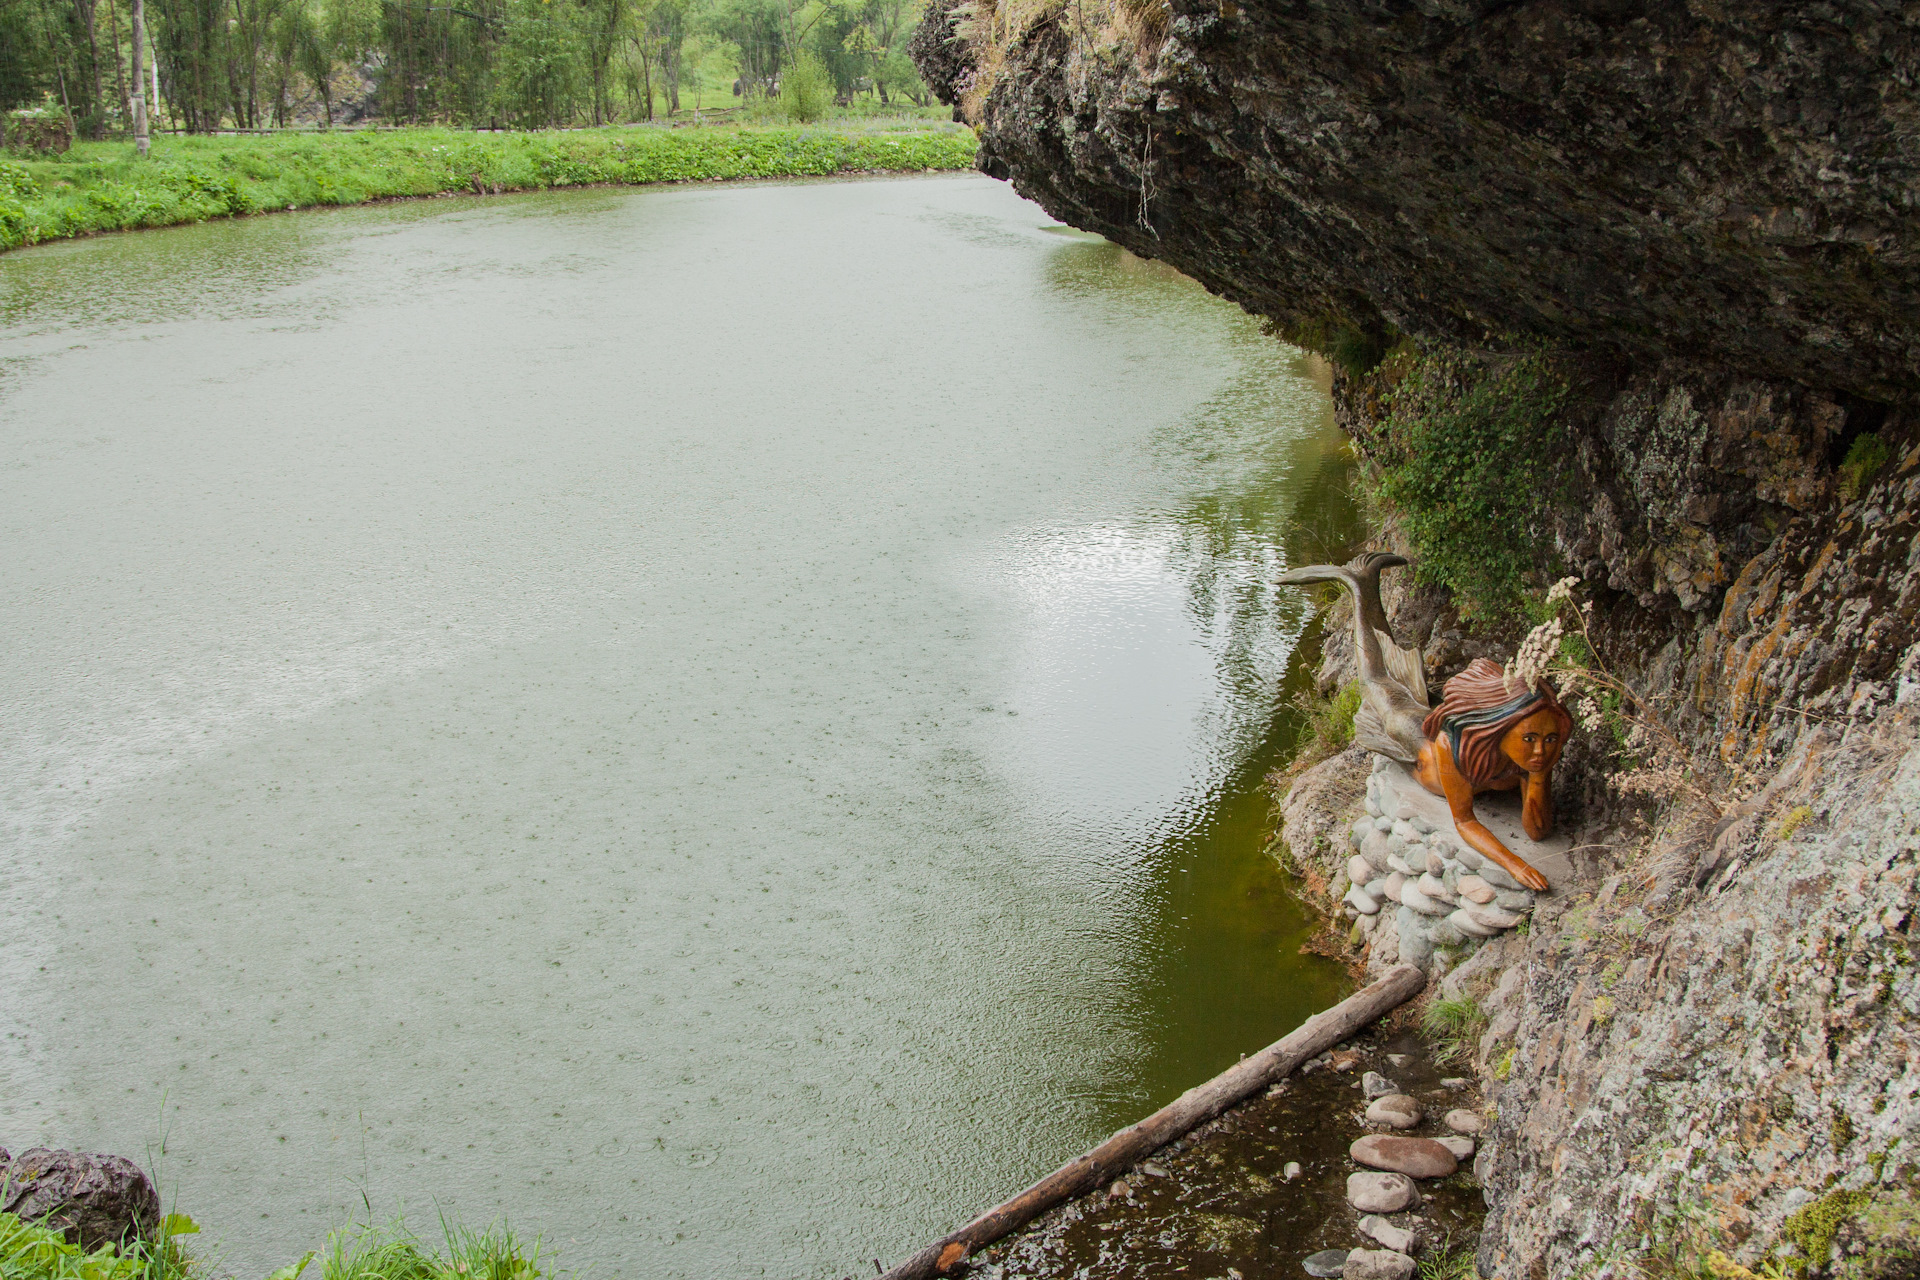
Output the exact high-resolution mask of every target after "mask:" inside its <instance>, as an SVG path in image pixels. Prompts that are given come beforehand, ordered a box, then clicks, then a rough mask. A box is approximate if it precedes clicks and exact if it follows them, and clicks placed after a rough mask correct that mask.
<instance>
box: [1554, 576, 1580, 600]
mask: <svg viewBox="0 0 1920 1280" xmlns="http://www.w3.org/2000/svg"><path fill="white" fill-rule="evenodd" d="M1579 585H1580V579H1578V578H1562V579H1560V581H1558V582H1556V583H1554V584H1553V585H1552V586H1551V587H1548V588H1547V603H1548V604H1559V603H1560V602H1561V601H1562V600H1568V601H1571V600H1572V599H1573V589H1574V588H1575V587H1577V586H1579Z"/></svg>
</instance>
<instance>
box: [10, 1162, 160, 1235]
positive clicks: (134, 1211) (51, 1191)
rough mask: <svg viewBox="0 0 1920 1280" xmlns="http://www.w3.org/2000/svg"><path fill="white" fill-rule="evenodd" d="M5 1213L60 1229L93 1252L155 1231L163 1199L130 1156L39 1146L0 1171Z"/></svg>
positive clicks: (158, 1222)
mask: <svg viewBox="0 0 1920 1280" xmlns="http://www.w3.org/2000/svg"><path fill="white" fill-rule="evenodd" d="M0 1179H3V1180H4V1183H5V1191H4V1193H0V1211H4V1212H7V1213H12V1214H17V1215H19V1216H20V1217H22V1218H25V1219H28V1220H31V1221H38V1220H41V1219H45V1220H46V1221H47V1222H48V1224H49V1225H52V1226H56V1227H59V1228H61V1229H62V1230H63V1231H64V1232H65V1234H66V1237H67V1239H69V1240H72V1241H74V1242H75V1243H77V1244H79V1245H80V1247H81V1248H83V1249H86V1250H89V1251H91V1250H93V1249H97V1248H99V1247H100V1246H101V1245H103V1244H107V1243H119V1242H121V1241H123V1240H126V1239H129V1238H131V1237H133V1236H136V1235H143V1234H146V1233H149V1232H151V1231H153V1230H154V1229H155V1228H156V1227H158V1226H159V1224H160V1197H159V1195H158V1194H156V1193H155V1191H154V1189H153V1183H152V1181H151V1180H149V1179H148V1177H147V1175H146V1173H145V1172H144V1171H143V1170H142V1169H141V1168H140V1166H139V1165H137V1164H135V1163H134V1162H133V1161H131V1160H129V1159H127V1158H126V1157H125V1156H109V1155H89V1154H86V1153H83V1152H79V1151H51V1150H48V1149H47V1148H45V1147H35V1148H33V1149H32V1150H30V1151H23V1152H21V1153H20V1154H19V1155H18V1156H15V1157H14V1158H13V1159H12V1160H11V1161H9V1162H6V1164H5V1168H4V1169H0Z"/></svg>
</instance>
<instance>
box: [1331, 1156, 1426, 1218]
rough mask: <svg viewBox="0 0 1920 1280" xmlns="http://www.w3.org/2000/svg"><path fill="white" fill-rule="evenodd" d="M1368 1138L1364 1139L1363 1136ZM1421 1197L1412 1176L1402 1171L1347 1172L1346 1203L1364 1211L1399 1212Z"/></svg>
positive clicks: (1416, 1202) (1417, 1201)
mask: <svg viewBox="0 0 1920 1280" xmlns="http://www.w3.org/2000/svg"><path fill="white" fill-rule="evenodd" d="M1361 1141H1363V1142H1364V1141H1365V1139H1364V1138H1363V1139H1361ZM1419 1201H1420V1191H1419V1188H1417V1187H1415V1186H1414V1185H1413V1179H1412V1178H1409V1177H1407V1176H1406V1175H1405V1174H1400V1173H1351V1174H1348V1175H1347V1203H1348V1204H1350V1205H1352V1206H1353V1207H1354V1208H1356V1209H1358V1210H1359V1211H1360V1212H1362V1213H1398V1212H1400V1211H1401V1210H1402V1209H1404V1208H1406V1207H1407V1206H1409V1205H1412V1204H1418V1203H1419Z"/></svg>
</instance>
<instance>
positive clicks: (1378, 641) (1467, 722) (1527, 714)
mask: <svg viewBox="0 0 1920 1280" xmlns="http://www.w3.org/2000/svg"><path fill="white" fill-rule="evenodd" d="M1408 563H1410V562H1409V561H1408V560H1407V559H1406V557H1404V556H1397V555H1391V554H1388V553H1385V552H1373V553H1370V554H1368V555H1367V556H1365V557H1363V558H1362V559H1361V561H1360V567H1359V568H1357V569H1348V568H1344V567H1341V566H1338V565H1330V564H1316V565H1308V566H1306V567H1305V568H1300V569H1294V570H1291V571H1290V572H1287V573H1284V574H1282V575H1281V576H1280V581H1281V582H1283V583H1306V582H1339V583H1343V584H1345V586H1346V588H1347V590H1348V591H1349V592H1351V593H1352V595H1353V602H1354V609H1353V639H1354V651H1355V657H1356V660H1357V661H1358V663H1359V667H1360V689H1361V702H1360V710H1359V713H1358V714H1356V715H1355V716H1354V718H1353V740H1354V742H1355V743H1356V744H1357V745H1359V746H1362V747H1365V748H1366V749H1367V750H1369V751H1376V752H1379V753H1380V754H1381V755H1383V756H1387V757H1389V758H1390V759H1394V760H1398V761H1400V762H1401V763H1402V764H1405V765H1408V766H1411V767H1412V769H1413V775H1414V777H1415V778H1416V779H1418V780H1419V782H1420V785H1421V786H1423V787H1425V788H1426V789H1427V790H1428V791H1431V792H1432V793H1433V794H1435V795H1438V796H1444V797H1446V801H1447V809H1448V810H1449V811H1450V812H1451V813H1452V814H1453V825H1454V830H1456V831H1457V832H1459V834H1460V838H1461V840H1463V841H1464V842H1465V843H1466V844H1467V845H1468V846H1469V847H1470V848H1472V849H1475V850H1477V851H1478V852H1479V853H1480V854H1481V855H1482V856H1484V857H1486V858H1489V859H1491V860H1492V861H1494V862H1495V863H1498V864H1499V865H1500V867H1502V868H1503V869H1504V870H1505V871H1506V872H1507V874H1508V875H1510V876H1512V877H1513V878H1514V879H1515V880H1518V881H1519V882H1520V883H1521V884H1523V885H1525V886H1526V887H1527V888H1529V889H1545V888H1547V878H1546V877H1545V876H1543V875H1541V874H1540V873H1539V872H1538V871H1537V870H1535V869H1534V868H1533V867H1532V866H1531V865H1529V864H1528V862H1527V861H1526V860H1525V859H1524V858H1521V857H1519V856H1518V855H1516V854H1515V853H1514V852H1513V851H1512V850H1510V849H1508V848H1507V847H1506V846H1505V845H1503V844H1501V843H1500V841H1499V838H1498V837H1496V836H1495V835H1494V834H1493V832H1491V831H1489V830H1487V828H1486V826H1485V825H1484V824H1483V823H1481V821H1480V820H1479V819H1478V818H1476V817H1475V816H1474V812H1473V798H1474V796H1476V795H1478V794H1479V793H1480V792H1483V791H1511V790H1513V789H1515V788H1516V787H1517V788H1519V789H1520V793H1521V806H1520V822H1521V826H1523V827H1524V828H1525V829H1526V833H1527V835H1529V836H1530V837H1532V838H1533V839H1535V840H1544V839H1546V838H1547V837H1548V836H1550V835H1552V834H1553V790H1552V781H1553V766H1554V765H1555V763H1557V762H1558V761H1559V759H1560V751H1561V748H1563V747H1564V746H1565V745H1566V741H1567V735H1568V734H1569V733H1570V732H1571V731H1572V729H1573V718H1572V717H1571V716H1569V715H1568V714H1567V711H1566V708H1564V707H1562V706H1561V705H1560V701H1559V699H1558V698H1556V697H1555V696H1554V692H1553V689H1552V687H1551V686H1550V685H1548V684H1547V682H1546V681H1545V680H1544V679H1542V680H1540V681H1538V682H1537V683H1536V684H1535V685H1534V687H1532V688H1528V687H1527V686H1526V685H1524V684H1522V683H1521V682H1520V681H1518V680H1514V679H1509V677H1508V676H1507V674H1506V672H1505V671H1504V670H1502V669H1501V667H1500V665H1499V664H1498V663H1495V662H1490V661H1488V660H1487V659H1485V658H1476V659H1474V660H1473V661H1472V662H1471V663H1469V664H1468V665H1467V669H1466V670H1465V671H1462V672H1461V673H1460V674H1459V675H1457V676H1455V677H1454V678H1453V679H1451V680H1449V681H1447V684H1446V688H1445V689H1444V690H1443V692H1442V696H1441V699H1440V705H1439V706H1437V707H1430V706H1429V705H1428V701H1427V678H1426V662H1425V660H1424V659H1423V658H1422V657H1421V654H1420V650H1419V649H1418V648H1413V649H1404V648H1401V647H1400V645H1398V644H1396V643H1395V642H1394V639H1393V633H1392V632H1391V631H1389V630H1388V629H1387V615H1386V611H1385V610H1384V609H1382V608H1381V606H1380V571H1381V570H1383V569H1388V568H1392V567H1393V566H1395V565H1404V564H1408Z"/></svg>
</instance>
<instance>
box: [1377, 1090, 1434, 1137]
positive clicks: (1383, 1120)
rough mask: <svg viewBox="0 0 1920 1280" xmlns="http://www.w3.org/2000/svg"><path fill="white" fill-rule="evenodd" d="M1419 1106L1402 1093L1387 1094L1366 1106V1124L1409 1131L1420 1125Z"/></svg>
mask: <svg viewBox="0 0 1920 1280" xmlns="http://www.w3.org/2000/svg"><path fill="white" fill-rule="evenodd" d="M1420 1116H1421V1112H1420V1104H1419V1103H1418V1102H1416V1101H1415V1100H1414V1099H1413V1098H1410V1097H1408V1096H1407V1095H1406V1094H1404V1093H1389V1094H1385V1095H1383V1096H1381V1097H1378V1098H1375V1099H1374V1100H1373V1101H1372V1102H1371V1103H1369V1104H1368V1106H1367V1123H1368V1124H1383V1125H1386V1126H1387V1127H1388V1128H1390V1129H1411V1128H1413V1127H1414V1126H1415V1125H1417V1124H1419V1123H1420Z"/></svg>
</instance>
